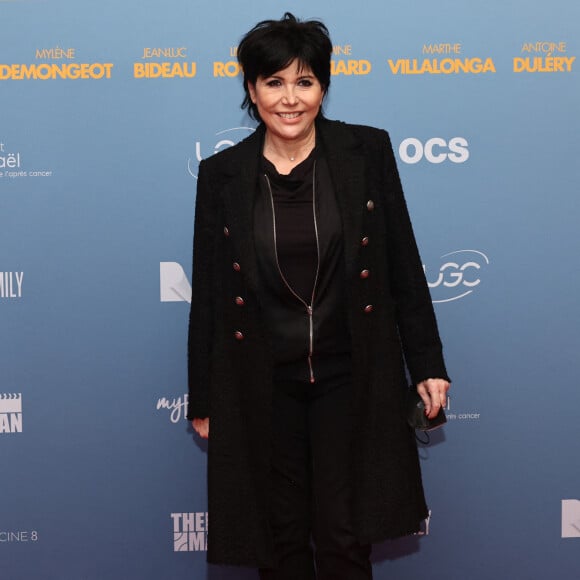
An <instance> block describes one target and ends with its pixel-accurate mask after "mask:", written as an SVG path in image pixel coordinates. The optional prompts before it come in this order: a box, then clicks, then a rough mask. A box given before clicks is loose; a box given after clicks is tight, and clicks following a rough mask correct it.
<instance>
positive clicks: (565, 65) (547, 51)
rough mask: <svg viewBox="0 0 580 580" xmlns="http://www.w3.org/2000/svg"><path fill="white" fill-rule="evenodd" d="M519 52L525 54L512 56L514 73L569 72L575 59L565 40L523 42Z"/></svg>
mask: <svg viewBox="0 0 580 580" xmlns="http://www.w3.org/2000/svg"><path fill="white" fill-rule="evenodd" d="M521 54H522V55H527V56H516V57H514V59H513V71H514V72H515V73H558V72H561V73H569V72H572V66H573V64H574V62H575V61H576V57H575V56H571V55H568V54H567V47H566V43H565V42H524V44H523V45H522V48H521ZM532 55H534V56H532Z"/></svg>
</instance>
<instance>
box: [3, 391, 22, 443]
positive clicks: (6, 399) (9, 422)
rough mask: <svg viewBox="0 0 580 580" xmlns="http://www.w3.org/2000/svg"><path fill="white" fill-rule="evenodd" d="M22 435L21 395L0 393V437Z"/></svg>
mask: <svg viewBox="0 0 580 580" xmlns="http://www.w3.org/2000/svg"><path fill="white" fill-rule="evenodd" d="M3 433H22V395H21V394H20V393H18V394H15V393H7V394H6V393H0V435H2V434H3Z"/></svg>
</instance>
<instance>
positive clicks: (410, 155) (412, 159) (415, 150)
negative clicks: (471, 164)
mask: <svg viewBox="0 0 580 580" xmlns="http://www.w3.org/2000/svg"><path fill="white" fill-rule="evenodd" d="M399 158H400V159H401V161H402V162H403V163H408V164H409V165H414V164H415V163H419V161H421V160H422V159H425V160H426V161H428V162H429V163H434V164H439V163H443V162H445V161H451V163H465V162H466V161H467V160H468V159H469V143H468V141H467V139H465V137H452V138H451V139H444V138H443V137H432V138H431V139H427V140H426V141H421V140H420V139H417V138H416V137H408V138H407V139H404V140H403V141H401V144H400V145H399Z"/></svg>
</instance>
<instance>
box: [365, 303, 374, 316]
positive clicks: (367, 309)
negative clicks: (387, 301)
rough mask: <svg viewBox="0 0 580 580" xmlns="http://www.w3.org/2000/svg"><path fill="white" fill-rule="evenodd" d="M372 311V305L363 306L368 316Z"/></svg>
mask: <svg viewBox="0 0 580 580" xmlns="http://www.w3.org/2000/svg"><path fill="white" fill-rule="evenodd" d="M372 311H373V305H372V304H367V305H366V306H365V312H366V313H367V314H370V313H371V312H372Z"/></svg>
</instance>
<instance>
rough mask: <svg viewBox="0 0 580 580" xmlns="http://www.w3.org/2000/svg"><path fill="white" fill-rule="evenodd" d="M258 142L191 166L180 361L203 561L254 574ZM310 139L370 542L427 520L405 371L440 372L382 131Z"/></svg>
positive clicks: (261, 501) (354, 461)
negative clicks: (335, 213) (183, 355)
mask: <svg viewBox="0 0 580 580" xmlns="http://www.w3.org/2000/svg"><path fill="white" fill-rule="evenodd" d="M263 135H264V127H263V126H260V127H258V129H257V130H256V132H255V133H253V134H252V135H251V136H250V137H248V138H247V139H245V140H244V141H242V142H241V143H239V144H237V145H236V146H234V147H231V148H229V149H226V150H224V151H222V152H220V153H218V154H217V155H214V156H213V157H210V158H208V159H206V160H204V161H202V163H201V165H200V170H199V180H198V190H197V202H196V213H195V235H194V250H193V253H194V264H193V266H194V268H193V284H192V287H193V294H192V302H191V315H190V330H189V352H188V354H189V389H190V393H189V411H188V417H189V418H190V419H192V418H194V417H200V418H203V417H210V437H209V444H208V493H209V514H210V515H209V522H210V524H209V535H208V560H209V561H210V562H213V563H221V564H234V565H248V566H255V567H258V566H272V565H273V550H272V536H271V533H270V530H269V525H268V518H267V514H268V506H267V496H268V494H267V490H268V481H269V479H268V478H269V465H270V452H271V451H270V441H271V436H270V433H271V428H272V425H271V419H270V411H271V408H270V405H271V385H272V380H271V379H272V358H271V355H270V352H271V347H270V345H269V343H268V338H267V332H266V329H265V328H264V321H263V319H262V316H261V313H260V304H259V301H258V298H257V286H258V284H259V276H258V269H257V261H256V254H255V249H254V241H253V224H252V220H253V199H254V195H255V193H256V191H257V178H258V168H259V159H260V155H261V146H262V139H263ZM317 138H319V139H320V141H321V142H322V144H323V147H324V150H325V153H326V159H327V162H328V166H329V168H330V173H331V176H332V180H333V186H334V190H335V193H336V197H337V201H338V206H339V209H340V213H341V217H342V226H343V236H344V258H345V262H346V263H345V266H346V277H347V288H348V298H347V303H346V304H345V308H346V309H347V316H348V323H349V326H350V332H351V336H352V360H353V373H354V389H353V392H354V395H353V402H352V405H353V410H354V414H355V424H356V427H355V430H354V437H353V441H352V453H351V455H350V457H345V458H344V460H345V461H347V462H349V463H350V465H351V467H352V482H353V488H354V504H353V516H354V524H355V529H356V531H357V534H358V537H359V540H360V541H361V542H379V541H382V540H384V539H387V538H393V537H397V536H401V535H405V534H410V533H413V532H416V531H417V530H418V529H419V525H420V522H421V520H423V519H424V518H425V517H426V516H427V508H426V504H425V499H424V495H423V487H422V483H421V474H420V469H419V461H418V457H417V448H416V444H415V440H414V436H413V433H412V431H411V430H410V428H409V427H408V426H407V425H406V422H405V417H404V404H403V402H404V394H405V385H406V378H405V366H404V365H405V364H406V365H407V368H408V370H409V373H410V375H411V378H412V380H413V381H414V382H415V383H417V382H419V381H421V380H423V379H426V378H429V377H437V378H447V372H446V370H445V364H444V361H443V357H442V349H441V343H440V340H439V335H438V331H437V324H436V321H435V316H434V313H433V308H432V303H431V299H430V296H429V291H428V288H427V285H426V281H425V276H424V273H423V268H422V264H421V260H420V258H419V254H418V251H417V247H416V243H415V239H414V236H413V231H412V228H411V223H410V221H409V216H408V213H407V208H406V204H405V201H404V198H403V192H402V189H401V184H400V180H399V175H398V172H397V168H396V164H395V158H394V155H393V152H392V147H391V143H390V140H389V136H388V134H387V133H386V132H385V131H381V130H378V129H374V128H371V127H363V126H357V125H348V124H345V123H342V122H338V121H329V120H324V119H323V120H320V121H317ZM363 269H366V270H369V271H370V275H369V276H368V277H366V278H363V277H361V276H360V271H361V270H363ZM236 298H238V300H236ZM240 299H241V300H240Z"/></svg>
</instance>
